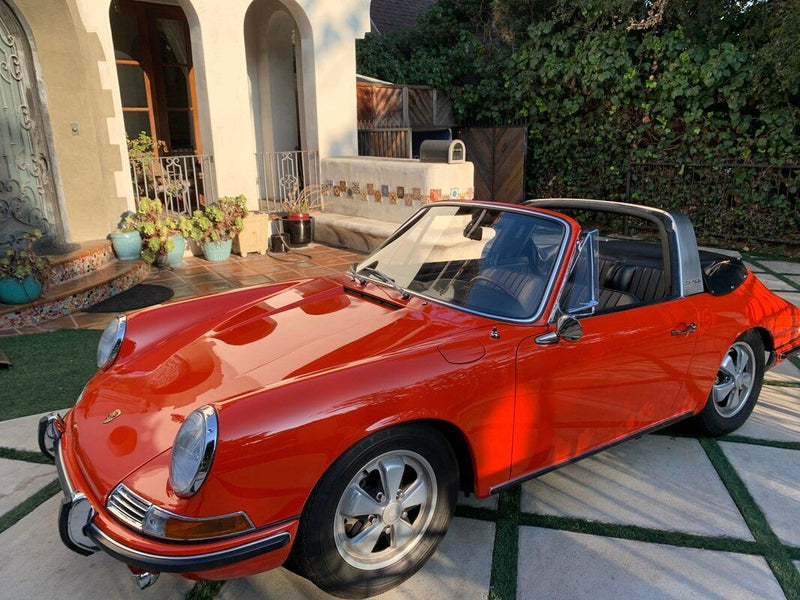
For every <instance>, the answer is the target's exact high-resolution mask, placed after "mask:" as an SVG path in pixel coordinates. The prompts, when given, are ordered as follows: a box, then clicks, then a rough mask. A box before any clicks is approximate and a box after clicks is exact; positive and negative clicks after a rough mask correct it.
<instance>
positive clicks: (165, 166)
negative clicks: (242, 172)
mask: <svg viewBox="0 0 800 600" xmlns="http://www.w3.org/2000/svg"><path fill="white" fill-rule="evenodd" d="M213 163H214V157H213V156H211V155H209V154H191V155H184V156H159V157H148V158H134V159H131V161H130V166H131V178H132V179H133V193H134V198H135V199H136V205H137V206H138V205H139V199H140V198H158V199H159V200H161V201H162V202H163V204H164V207H165V209H166V210H167V211H168V212H171V213H177V214H192V213H193V212H194V211H195V210H197V209H198V208H201V207H202V206H205V205H207V204H211V203H213V202H216V201H217V191H216V186H215V185H214V173H213V169H212V165H213Z"/></svg>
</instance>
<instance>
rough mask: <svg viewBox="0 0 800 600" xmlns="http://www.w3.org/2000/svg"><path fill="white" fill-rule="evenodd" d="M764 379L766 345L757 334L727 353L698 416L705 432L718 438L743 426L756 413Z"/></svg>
mask: <svg viewBox="0 0 800 600" xmlns="http://www.w3.org/2000/svg"><path fill="white" fill-rule="evenodd" d="M763 379H764V344H763V342H762V341H761V338H760V337H759V336H758V334H757V333H756V332H754V331H748V332H747V333H745V334H743V335H741V336H740V337H739V338H738V339H737V340H736V341H735V342H734V343H733V344H732V345H731V347H730V348H729V349H728V351H727V352H726V353H725V356H724V358H723V359H722V363H721V364H720V367H719V370H718V371H717V376H716V378H715V379H714V384H713V385H712V387H711V394H710V395H709V397H708V401H707V402H706V406H705V408H704V409H703V410H702V412H701V413H700V414H698V415H697V416H696V417H695V422H696V424H697V426H698V428H699V429H700V431H701V432H702V433H705V434H706V435H712V436H719V435H724V434H726V433H730V432H731V431H735V430H736V429H738V428H739V427H741V426H742V425H743V424H744V422H745V421H746V420H747V418H748V417H749V416H750V413H751V412H753V408H755V405H756V402H757V401H758V396H759V394H760V393H761V385H762V383H763Z"/></svg>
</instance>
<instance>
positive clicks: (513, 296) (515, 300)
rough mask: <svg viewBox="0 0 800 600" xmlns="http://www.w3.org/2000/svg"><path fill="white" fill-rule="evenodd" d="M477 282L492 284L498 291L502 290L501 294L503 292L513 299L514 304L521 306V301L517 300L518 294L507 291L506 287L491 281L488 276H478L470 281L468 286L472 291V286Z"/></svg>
mask: <svg viewBox="0 0 800 600" xmlns="http://www.w3.org/2000/svg"><path fill="white" fill-rule="evenodd" d="M477 281H486V282H488V283H491V284H492V285H493V286H494V287H496V288H497V289H498V290H500V291H501V292H503V293H504V294H505V295H506V296H508V297H509V298H511V299H512V300H513V301H514V302H516V303H517V304H519V303H520V302H519V299H518V298H517V296H516V294H514V293H513V292H512V291H511V290H509V289H506V287H505V286H503V285H501V284H499V283H497V282H496V281H494V280H493V279H491V278H490V277H487V276H486V275H476V276H475V277H473V278H472V279H470V280H469V284H468V285H469V287H470V289H472V286H473V285H474V284H475V283H476V282H477Z"/></svg>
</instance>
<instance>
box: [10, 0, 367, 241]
mask: <svg viewBox="0 0 800 600" xmlns="http://www.w3.org/2000/svg"><path fill="white" fill-rule="evenodd" d="M165 3H169V4H179V5H180V6H181V7H182V8H183V10H184V12H185V13H186V16H187V20H188V22H189V26H190V31H191V38H192V53H193V61H194V66H195V81H196V88H197V99H198V107H197V108H198V114H199V121H200V135H201V139H202V144H203V148H202V149H203V153H205V154H213V155H214V164H215V179H216V183H217V190H218V192H219V193H220V194H221V195H235V194H240V193H244V194H245V195H246V196H247V197H248V199H249V200H250V203H251V205H252V206H253V207H254V208H255V207H257V205H258V184H257V170H256V157H255V154H256V120H254V118H253V98H252V97H251V88H250V82H249V77H248V64H247V53H246V48H245V42H244V27H245V14H246V12H247V9H248V7H249V6H250V5H251V3H252V1H251V0H225V1H224V2H223V1H221V0H179V1H172V2H165ZM282 4H283V5H284V7H285V9H286V10H288V12H289V13H290V14H291V15H292V17H293V18H294V20H295V22H296V23H297V25H298V29H299V32H300V36H301V40H300V43H299V45H298V47H299V49H300V52H301V62H302V65H303V73H302V75H301V77H300V81H299V82H298V84H299V86H300V88H301V95H302V106H301V111H302V112H303V113H304V114H305V119H303V120H302V122H301V129H302V130H303V133H304V135H303V138H304V145H305V148H307V149H318V150H319V151H320V155H321V156H337V155H348V154H356V153H357V134H356V90H355V72H356V69H355V39H356V37H360V36H363V34H364V32H366V31H368V30H369V0H337V1H336V2H332V1H330V2H328V1H326V2H320V1H318V0H286V1H284V2H282ZM109 5H110V2H109V1H108V0H14V1H13V2H12V7H14V8H16V10H17V12H18V13H19V14H20V15H21V17H22V20H23V21H24V22H25V23H26V24H27V25H28V27H29V30H30V31H31V34H32V37H33V43H34V45H35V47H36V50H37V53H38V59H39V63H40V65H41V76H42V79H43V81H44V92H45V94H44V95H45V101H46V108H47V111H48V113H49V118H50V122H51V123H52V130H53V131H52V134H53V136H52V137H53V145H54V149H55V155H54V157H53V159H54V160H55V161H57V164H58V167H59V169H58V170H59V172H60V183H61V189H62V197H63V201H64V205H65V207H66V216H67V221H68V223H69V228H70V231H71V237H72V239H73V240H76V241H83V240H88V239H98V238H102V237H105V235H106V234H107V233H108V232H109V231H110V230H111V228H112V227H113V225H114V224H115V223H116V221H117V219H118V217H119V215H120V213H121V212H122V211H124V210H125V209H127V208H129V207H131V206H132V205H133V200H132V191H131V181H130V174H129V170H128V162H127V149H126V147H125V133H124V126H123V120H122V108H121V102H120V96H119V84H118V81H117V74H116V67H115V63H114V48H113V41H112V37H111V27H110V22H109V16H108V15H109ZM263 27H264V31H265V32H266V28H267V23H266V22H265V23H263ZM71 123H78V126H79V135H73V134H72V132H71V130H70V124H71Z"/></svg>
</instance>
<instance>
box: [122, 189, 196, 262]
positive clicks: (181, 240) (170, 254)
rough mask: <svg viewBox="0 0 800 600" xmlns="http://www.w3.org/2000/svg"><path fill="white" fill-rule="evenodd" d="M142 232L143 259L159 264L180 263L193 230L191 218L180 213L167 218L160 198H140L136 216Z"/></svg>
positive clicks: (137, 224) (137, 225) (135, 220)
mask: <svg viewBox="0 0 800 600" xmlns="http://www.w3.org/2000/svg"><path fill="white" fill-rule="evenodd" d="M134 222H135V223H136V227H137V229H138V231H139V233H140V234H141V236H142V242H143V247H142V260H144V261H145V262H146V263H148V264H151V265H152V264H154V263H155V264H156V265H157V266H159V267H165V266H169V267H172V268H175V267H179V266H181V263H182V262H183V252H184V250H186V237H185V236H187V235H189V232H190V230H191V220H190V219H188V218H187V217H184V216H180V217H178V218H177V219H170V218H167V217H166V216H165V214H164V208H163V206H162V204H161V201H160V200H157V199H151V198H140V199H139V210H138V211H137V213H136V216H135V218H134Z"/></svg>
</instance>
